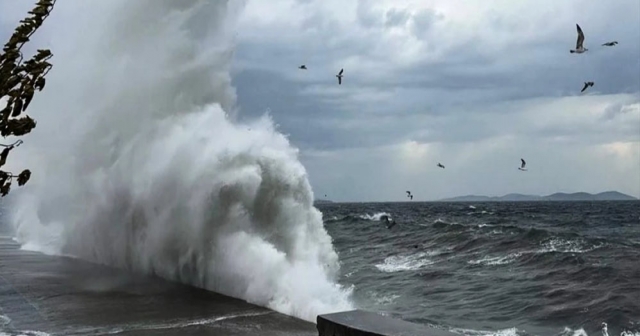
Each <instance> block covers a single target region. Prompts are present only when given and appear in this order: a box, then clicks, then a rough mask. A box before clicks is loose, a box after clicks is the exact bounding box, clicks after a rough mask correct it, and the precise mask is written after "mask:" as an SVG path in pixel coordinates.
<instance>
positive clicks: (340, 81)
mask: <svg viewBox="0 0 640 336" xmlns="http://www.w3.org/2000/svg"><path fill="white" fill-rule="evenodd" d="M343 72H344V69H340V72H338V74H337V75H336V77H338V85H341V84H342V73H343Z"/></svg>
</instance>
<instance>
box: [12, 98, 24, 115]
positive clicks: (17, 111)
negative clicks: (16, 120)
mask: <svg viewBox="0 0 640 336" xmlns="http://www.w3.org/2000/svg"><path fill="white" fill-rule="evenodd" d="M20 113H22V99H20V98H18V99H16V102H15V103H13V113H11V116H12V117H17V116H19V115H20Z"/></svg>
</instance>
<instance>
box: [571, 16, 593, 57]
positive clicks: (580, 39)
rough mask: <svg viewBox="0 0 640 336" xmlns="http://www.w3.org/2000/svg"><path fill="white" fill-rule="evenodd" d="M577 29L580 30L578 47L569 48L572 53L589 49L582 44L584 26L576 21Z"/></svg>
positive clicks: (579, 52) (580, 52)
mask: <svg viewBox="0 0 640 336" xmlns="http://www.w3.org/2000/svg"><path fill="white" fill-rule="evenodd" d="M576 30H578V40H577V41H576V49H575V50H569V52H570V53H572V54H573V53H576V54H582V53H583V52H585V51H587V50H589V49H587V48H585V47H584V46H583V45H582V44H583V43H584V33H583V32H582V28H580V26H579V25H578V24H577V23H576Z"/></svg>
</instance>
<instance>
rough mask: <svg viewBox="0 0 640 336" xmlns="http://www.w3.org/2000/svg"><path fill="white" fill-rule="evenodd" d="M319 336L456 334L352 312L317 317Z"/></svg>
mask: <svg viewBox="0 0 640 336" xmlns="http://www.w3.org/2000/svg"><path fill="white" fill-rule="evenodd" d="M317 322H318V324H317V328H318V335H319V336H455V335H456V334H454V333H451V332H448V331H445V330H440V329H435V328H431V327H428V326H424V325H420V324H415V323H410V322H406V321H402V320H398V319H394V318H390V317H386V316H382V315H379V314H376V313H372V312H367V311H362V310H352V311H348V312H340V313H335V314H326V315H320V316H318V320H317Z"/></svg>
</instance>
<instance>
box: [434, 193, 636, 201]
mask: <svg viewBox="0 0 640 336" xmlns="http://www.w3.org/2000/svg"><path fill="white" fill-rule="evenodd" d="M637 200H638V198H636V197H633V196H629V195H627V194H623V193H621V192H618V191H605V192H601V193H598V194H590V193H586V192H576V193H560V192H559V193H555V194H551V195H547V196H536V195H523V194H507V195H504V196H497V197H496V196H493V197H491V196H477V195H467V196H458V197H451V198H444V199H441V200H438V201H439V202H519V201H520V202H531V201H637Z"/></svg>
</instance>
